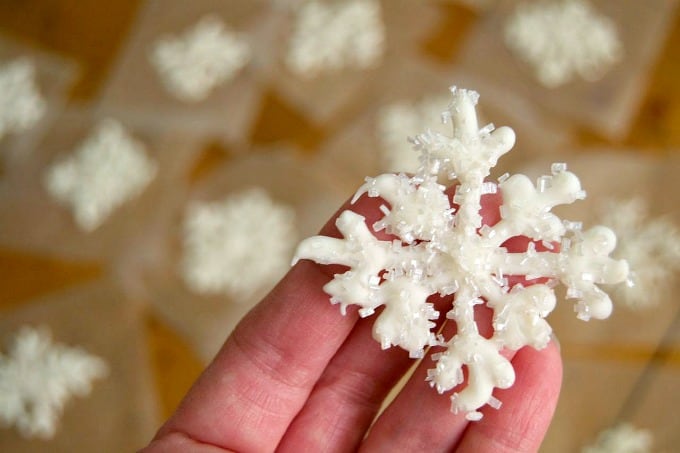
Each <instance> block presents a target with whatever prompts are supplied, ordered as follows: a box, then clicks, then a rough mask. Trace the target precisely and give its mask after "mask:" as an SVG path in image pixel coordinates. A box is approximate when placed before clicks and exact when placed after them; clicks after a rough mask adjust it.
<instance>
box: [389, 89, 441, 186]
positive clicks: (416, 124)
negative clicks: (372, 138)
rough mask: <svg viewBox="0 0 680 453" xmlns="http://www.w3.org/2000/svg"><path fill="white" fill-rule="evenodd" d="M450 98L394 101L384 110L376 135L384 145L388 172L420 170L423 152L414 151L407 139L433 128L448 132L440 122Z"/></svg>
mask: <svg viewBox="0 0 680 453" xmlns="http://www.w3.org/2000/svg"><path fill="white" fill-rule="evenodd" d="M448 102H449V99H448V97H444V96H431V97H427V98H424V99H421V100H420V101H417V102H408V101H403V102H394V103H391V104H388V105H386V106H384V107H382V108H381V109H380V111H379V112H378V121H377V126H376V134H377V136H378V140H379V141H380V145H381V153H380V154H381V161H382V167H383V170H384V171H391V172H410V173H414V172H416V171H418V168H419V167H420V160H419V153H418V152H417V151H416V150H414V149H413V144H412V143H410V142H409V141H408V139H407V137H409V136H412V135H415V134H417V133H418V132H420V131H423V130H426V129H427V128H428V127H432V129H433V130H435V131H437V132H445V131H446V130H447V128H448V126H447V125H445V124H441V125H440V127H436V126H432V125H439V124H440V122H439V121H438V120H439V119H440V118H441V113H442V111H443V110H444V107H446V105H447V104H448Z"/></svg>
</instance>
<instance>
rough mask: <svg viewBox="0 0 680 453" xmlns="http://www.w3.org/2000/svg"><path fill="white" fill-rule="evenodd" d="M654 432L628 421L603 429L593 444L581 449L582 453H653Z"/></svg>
mask: <svg viewBox="0 0 680 453" xmlns="http://www.w3.org/2000/svg"><path fill="white" fill-rule="evenodd" d="M652 443H653V438H652V433H651V432H650V431H649V430H646V429H639V428H636V427H634V426H633V425H631V424H628V423H622V424H620V425H617V426H615V427H612V428H609V429H606V430H604V431H602V432H601V433H600V434H599V435H598V436H597V440H596V441H595V443H594V444H593V445H589V446H587V447H584V448H583V449H581V453H651V451H652Z"/></svg>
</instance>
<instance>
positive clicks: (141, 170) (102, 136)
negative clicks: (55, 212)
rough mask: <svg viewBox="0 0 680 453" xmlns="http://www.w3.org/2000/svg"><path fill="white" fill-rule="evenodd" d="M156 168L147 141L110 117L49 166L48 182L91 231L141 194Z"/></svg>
mask: <svg viewBox="0 0 680 453" xmlns="http://www.w3.org/2000/svg"><path fill="white" fill-rule="evenodd" d="M156 171H157V165H156V163H155V162H154V161H152V160H151V159H150V158H149V157H147V155H146V153H145V147H144V145H143V144H142V143H140V142H138V141H137V140H135V139H134V138H133V137H132V136H130V135H129V134H128V132H127V131H126V130H125V128H124V127H123V126H122V125H121V124H120V123H119V122H118V121H116V120H112V119H107V120H103V121H101V122H100V123H99V124H98V125H97V127H96V129H95V130H94V132H93V133H92V134H91V135H90V136H89V137H87V138H86V139H85V140H84V141H83V142H82V143H81V144H80V145H79V147H78V148H77V149H76V150H75V151H74V153H73V154H72V155H71V156H70V157H67V158H66V159H64V160H62V161H61V162H58V163H56V164H55V165H53V166H52V167H50V168H49V169H48V171H47V174H46V176H45V186H46V187H47V190H48V192H49V193H50V195H52V196H53V197H54V198H55V199H56V200H57V201H59V202H60V203H62V204H64V205H67V206H70V208H71V209H72V210H73V214H74V217H75V221H76V224H77V225H78V226H79V227H80V228H81V229H82V230H84V231H88V232H89V231H93V230H95V229H97V228H98V227H99V226H100V225H101V224H102V223H103V222H104V221H105V220H106V218H107V217H108V216H109V215H110V214H111V213H112V212H113V211H114V210H115V209H116V208H118V207H119V206H120V205H122V204H123V203H125V202H127V201H128V200H131V199H132V198H134V197H136V196H137V195H139V194H140V193H141V192H142V191H143V190H144V189H145V188H146V186H147V185H148V184H149V183H150V182H151V180H152V179H153V178H154V177H155V175H156Z"/></svg>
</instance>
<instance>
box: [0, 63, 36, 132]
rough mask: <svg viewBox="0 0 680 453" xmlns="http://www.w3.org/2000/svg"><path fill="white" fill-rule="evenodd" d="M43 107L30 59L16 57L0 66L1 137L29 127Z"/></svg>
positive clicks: (33, 66)
mask: <svg viewBox="0 0 680 453" xmlns="http://www.w3.org/2000/svg"><path fill="white" fill-rule="evenodd" d="M46 110H47V102H46V101H45V99H44V98H43V96H42V94H40V90H39V88H38V84H37V81H36V75H35V65H34V64H33V63H32V62H31V61H30V60H28V59H26V58H17V59H15V60H12V61H10V62H8V63H5V64H4V65H2V66H0V139H2V137H3V136H5V135H6V134H8V133H12V132H21V131H25V130H27V129H30V128H31V127H33V126H34V125H35V124H36V123H37V122H38V121H40V119H41V118H42V117H43V116H44V114H45V111H46Z"/></svg>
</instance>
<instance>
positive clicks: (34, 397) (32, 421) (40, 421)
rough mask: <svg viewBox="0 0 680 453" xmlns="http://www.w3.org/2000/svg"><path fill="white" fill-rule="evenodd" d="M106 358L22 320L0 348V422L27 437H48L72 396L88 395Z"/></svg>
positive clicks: (105, 369)
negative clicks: (4, 347) (0, 349)
mask: <svg viewBox="0 0 680 453" xmlns="http://www.w3.org/2000/svg"><path fill="white" fill-rule="evenodd" d="M107 374H108V366H107V364H106V363H105V362H104V361H103V360H102V359H100V358H99V357H96V356H93V355H91V354H88V353H87V352H85V351H83V350H82V349H80V348H73V347H68V346H64V345H61V344H57V343H53V342H52V340H51V337H50V333H49V331H48V330H47V329H46V328H34V327H28V326H25V327H23V328H21V329H20V330H19V332H18V333H17V334H16V336H15V338H14V341H13V344H12V345H11V347H10V349H9V353H8V354H7V355H1V354H0V423H2V424H4V425H7V426H11V425H14V426H16V428H17V429H18V430H19V432H20V433H21V434H22V435H23V436H24V437H27V438H31V437H39V438H45V439H49V438H51V437H53V436H54V434H55V433H56V430H57V424H58V421H59V416H60V415H61V413H62V412H63V410H64V407H65V406H66V403H67V402H68V400H69V399H71V398H72V397H73V396H85V395H88V394H89V393H90V391H91V389H92V381H94V380H95V379H100V378H103V377H105V376H106V375H107Z"/></svg>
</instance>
